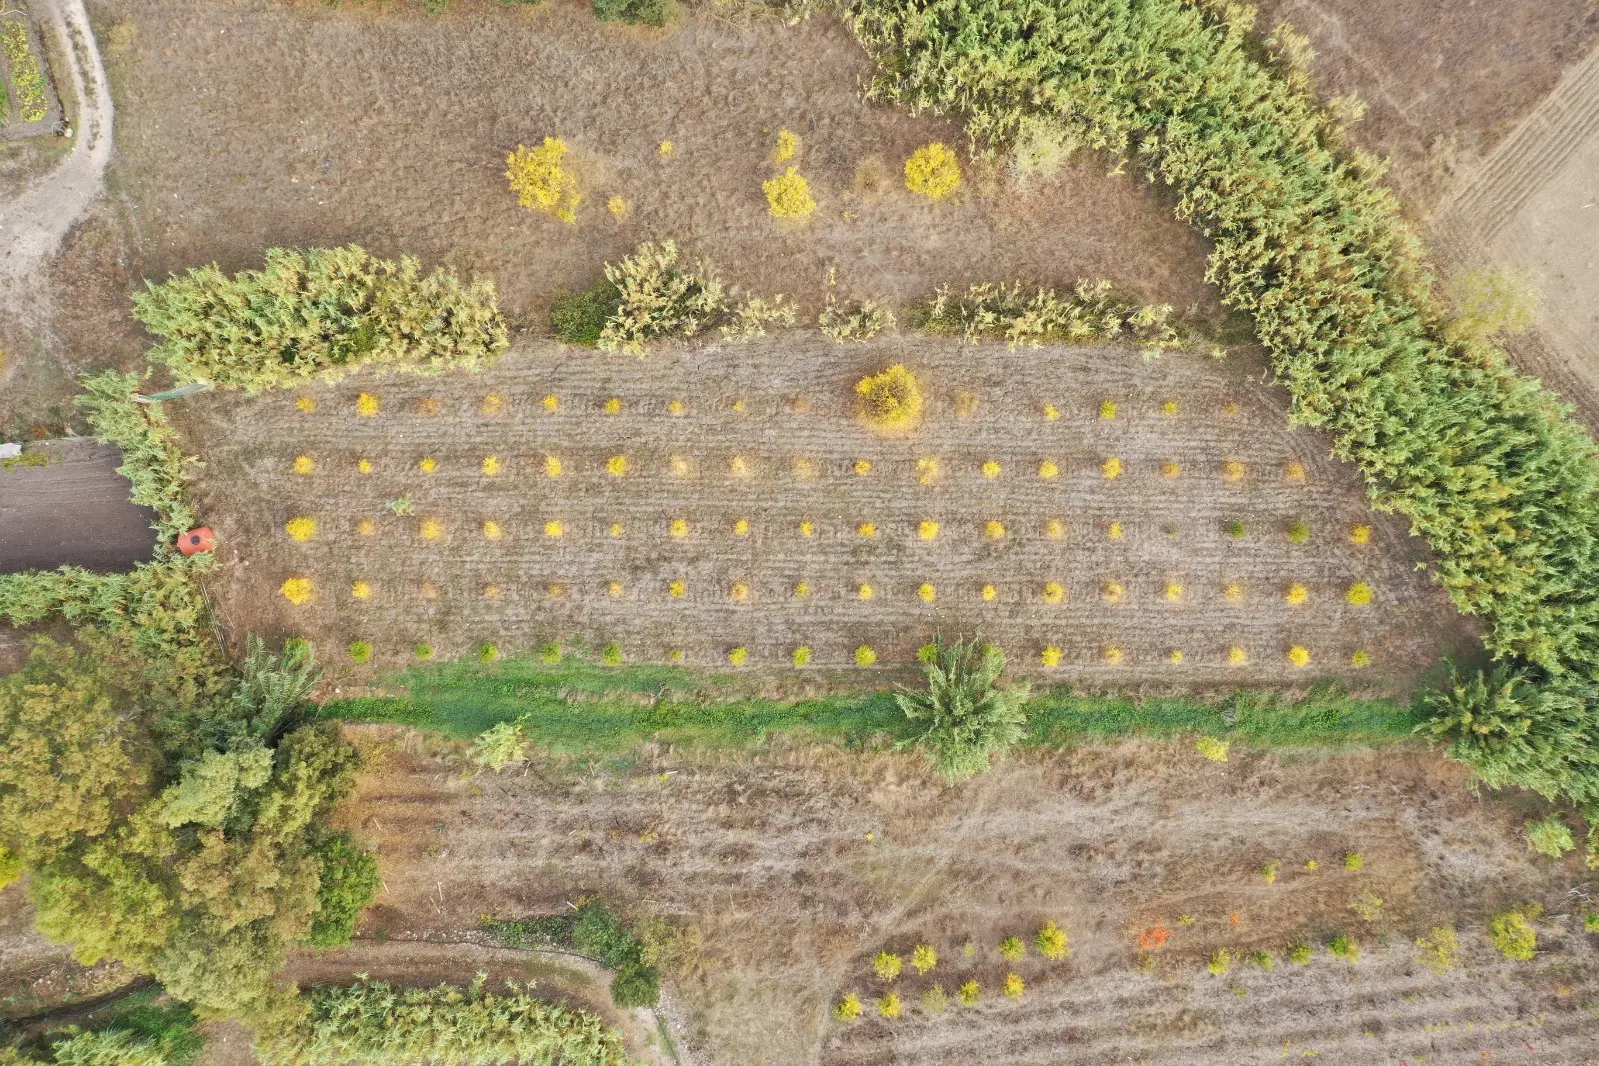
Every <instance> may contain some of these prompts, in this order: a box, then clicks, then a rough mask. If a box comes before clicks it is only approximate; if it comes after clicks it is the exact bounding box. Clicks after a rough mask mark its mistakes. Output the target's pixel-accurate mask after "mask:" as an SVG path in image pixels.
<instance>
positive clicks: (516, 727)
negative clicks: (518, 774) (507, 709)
mask: <svg viewBox="0 0 1599 1066" xmlns="http://www.w3.org/2000/svg"><path fill="white" fill-rule="evenodd" d="M525 725H526V721H525V719H522V718H518V719H516V720H515V721H512V722H498V723H496V724H494V725H492V726H490V727H489V728H487V729H485V730H484V731H483V732H481V733H479V734H478V735H477V738H476V739H475V740H473V741H472V748H471V751H470V752H469V753H468V754H469V757H470V758H471V760H472V761H473V762H474V763H476V764H477V765H479V766H485V767H488V768H489V769H490V770H493V771H495V772H496V773H498V772H499V771H501V770H503V769H505V768H506V767H507V766H512V765H515V764H516V763H520V762H524V761H526V759H527V748H528V743H529V742H528V736H527V732H526V729H525Z"/></svg>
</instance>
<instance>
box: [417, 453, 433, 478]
mask: <svg viewBox="0 0 1599 1066" xmlns="http://www.w3.org/2000/svg"><path fill="white" fill-rule="evenodd" d="M416 468H417V469H418V470H420V471H422V473H424V474H431V473H433V472H434V471H435V470H437V469H438V468H439V461H438V460H437V459H435V458H433V457H432V456H431V455H427V456H423V457H422V459H420V460H419V461H418V462H417V464H416Z"/></svg>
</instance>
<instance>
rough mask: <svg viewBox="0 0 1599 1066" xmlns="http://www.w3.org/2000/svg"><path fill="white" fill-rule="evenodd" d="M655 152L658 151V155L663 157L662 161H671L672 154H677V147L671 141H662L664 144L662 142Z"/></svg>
mask: <svg viewBox="0 0 1599 1066" xmlns="http://www.w3.org/2000/svg"><path fill="white" fill-rule="evenodd" d="M655 151H656V153H657V154H658V155H660V157H661V158H662V159H670V158H671V157H672V153H673V152H675V151H677V146H676V145H674V144H673V143H672V142H671V141H669V140H667V141H662V142H661V143H660V146H659V147H657V148H656V149H655Z"/></svg>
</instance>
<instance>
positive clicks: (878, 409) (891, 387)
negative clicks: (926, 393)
mask: <svg viewBox="0 0 1599 1066" xmlns="http://www.w3.org/2000/svg"><path fill="white" fill-rule="evenodd" d="M855 395H856V396H857V397H859V399H860V408H861V417H863V418H865V419H866V421H867V422H869V423H871V424H872V425H873V426H876V427H877V428H878V429H887V430H896V429H910V428H911V427H912V426H914V425H916V423H917V421H919V420H920V419H921V417H922V387H921V384H920V383H919V382H918V381H917V380H916V376H915V375H914V374H912V373H911V372H910V371H909V370H906V369H905V367H904V366H903V365H902V364H900V363H895V364H894V365H893V366H891V367H889V368H888V369H887V370H885V371H883V372H882V373H881V374H873V375H871V376H870V377H864V378H861V380H860V381H858V382H856V383H855Z"/></svg>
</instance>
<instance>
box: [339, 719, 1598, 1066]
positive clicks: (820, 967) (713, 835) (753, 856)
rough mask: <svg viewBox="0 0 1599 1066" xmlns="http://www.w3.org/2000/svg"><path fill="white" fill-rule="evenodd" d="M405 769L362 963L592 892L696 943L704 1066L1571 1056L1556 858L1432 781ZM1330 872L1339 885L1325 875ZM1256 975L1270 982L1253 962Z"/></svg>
mask: <svg viewBox="0 0 1599 1066" xmlns="http://www.w3.org/2000/svg"><path fill="white" fill-rule="evenodd" d="M360 732H361V734H362V735H364V736H365V737H367V738H368V739H369V741H375V740H376V739H378V738H380V737H390V738H396V737H401V736H403V734H402V733H400V731H398V730H394V729H392V728H391V727H362V728H361V730H360ZM400 743H401V745H402V746H403V748H404V749H405V751H404V753H400V752H394V753H393V754H391V755H390V756H389V757H388V758H387V759H386V760H385V762H384V765H383V766H382V768H381V769H379V770H378V771H377V772H375V773H373V774H371V775H369V776H368V777H367V778H365V779H364V781H363V784H362V786H361V790H360V792H359V794H358V795H357V797H356V798H355V800H354V801H353V802H352V804H351V805H350V807H349V808H348V809H347V812H346V814H347V817H348V819H349V821H350V824H351V825H352V827H353V828H355V830H356V831H357V832H358V833H359V834H360V835H361V836H362V837H363V838H365V839H367V840H368V841H370V842H372V843H375V844H376V845H377V846H378V849H379V854H380V856H381V862H382V871H383V879H384V885H385V891H384V893H383V894H382V895H381V896H380V897H379V900H378V906H377V908H376V909H375V910H374V911H373V912H371V914H370V915H369V917H368V918H367V919H366V921H365V924H364V926H363V928H364V930H365V933H364V935H367V936H372V935H377V934H379V933H380V932H381V933H382V934H383V935H387V936H389V937H391V938H394V939H403V938H416V937H423V936H427V935H433V936H440V935H443V934H446V933H449V932H452V931H460V930H464V929H468V928H470V927H472V926H474V925H475V924H476V922H477V920H478V918H479V916H480V915H483V914H493V915H508V916H520V915H523V914H528V913H534V912H541V911H550V910H555V909H558V908H560V907H562V906H564V904H565V901H566V900H568V899H571V898H574V897H575V896H576V895H577V894H579V893H581V892H585V891H599V892H601V893H603V894H605V896H606V897H607V898H608V899H610V900H612V901H613V902H615V903H617V904H618V905H621V906H623V907H624V908H625V909H627V910H629V911H630V912H632V913H640V912H649V913H656V914H663V915H667V916H671V917H672V918H673V919H674V920H675V921H676V922H678V923H679V924H681V925H684V926H686V927H688V928H690V929H691V930H693V935H691V936H690V937H689V941H690V942H693V940H694V939H695V936H697V937H698V939H699V943H700V947H699V948H698V950H697V951H691V952H689V953H688V961H687V962H686V963H685V964H684V965H683V966H682V967H680V968H679V969H678V970H677V971H675V972H674V973H673V974H672V976H671V980H670V982H669V986H670V991H671V992H672V994H673V995H674V996H675V997H677V999H678V1001H679V1002H680V1003H681V1004H682V1005H683V1007H684V1008H685V1010H686V1012H687V1014H688V1017H689V1019H690V1023H691V1025H690V1028H691V1030H692V1034H693V1035H692V1038H691V1040H690V1050H691V1052H692V1053H693V1061H694V1062H696V1063H701V1064H713V1063H729V1064H733V1063H737V1064H757V1063H772V1064H783V1066H791V1064H795V1063H804V1062H816V1061H818V1059H820V1061H821V1062H824V1063H828V1064H835V1063H837V1064H843V1063H849V1064H856V1063H892V1062H905V1063H965V1062H971V1061H989V1062H999V1061H1003V1062H1059V1061H1062V1060H1063V1059H1064V1060H1065V1061H1070V1062H1072V1063H1074V1064H1075V1063H1111V1062H1127V1061H1137V1062H1144V1061H1148V1062H1159V1063H1173V1064H1175V1063H1183V1064H1211V1063H1216V1064H1220V1063H1229V1064H1231V1063H1254V1062H1276V1061H1282V1059H1283V1058H1284V1057H1285V1056H1284V1052H1285V1051H1286V1052H1287V1053H1288V1054H1287V1056H1286V1057H1291V1058H1299V1057H1301V1056H1302V1055H1304V1054H1306V1053H1319V1054H1320V1055H1321V1057H1322V1061H1329V1062H1340V1063H1342V1062H1385V1063H1386V1062H1393V1063H1398V1062H1400V1061H1403V1060H1406V1059H1408V1060H1409V1061H1411V1062H1417V1061H1423V1059H1422V1058H1421V1057H1422V1056H1424V1057H1425V1058H1424V1061H1427V1062H1433V1063H1455V1062H1467V1061H1470V1062H1479V1061H1482V1060H1481V1059H1479V1058H1478V1056H1479V1055H1480V1054H1482V1053H1484V1052H1486V1053H1489V1054H1491V1055H1492V1056H1494V1058H1493V1059H1492V1061H1503V1062H1520V1061H1525V1062H1540V1063H1565V1062H1582V1061H1589V1060H1588V1058H1587V1056H1589V1055H1590V1054H1591V1051H1592V1047H1593V1044H1592V1041H1593V1039H1594V1035H1593V1034H1594V1023H1593V1022H1592V1017H1591V1010H1592V1004H1593V1001H1594V995H1595V990H1596V986H1595V983H1594V980H1593V976H1594V964H1593V959H1592V955H1591V951H1590V949H1589V947H1588V944H1587V942H1586V938H1585V937H1584V936H1583V934H1582V933H1581V931H1580V918H1579V917H1577V916H1575V915H1573V916H1570V917H1558V916H1556V912H1564V910H1565V909H1566V907H1565V903H1566V897H1565V895H1564V893H1565V890H1566V887H1567V885H1568V884H1570V883H1571V882H1573V881H1581V879H1582V873H1581V870H1580V868H1579V866H1578V863H1577V861H1576V860H1570V861H1569V862H1568V863H1563V864H1551V863H1549V862H1548V861H1547V860H1540V859H1536V858H1535V857H1533V856H1531V855H1529V854H1528V853H1527V852H1526V850H1525V848H1524V847H1523V846H1522V844H1521V842H1520V839H1519V833H1518V829H1519V825H1520V821H1521V819H1522V818H1524V817H1525V816H1526V814H1527V811H1526V810H1523V809H1517V808H1516V806H1515V805H1514V804H1506V803H1494V804H1483V803H1481V802H1479V801H1477V800H1474V799H1473V798H1472V797H1471V796H1470V795H1469V794H1468V793H1467V792H1466V790H1465V789H1464V787H1463V785H1464V774H1463V771H1461V769H1460V768H1459V767H1456V766H1452V765H1450V764H1446V763H1443V762H1441V761H1440V760H1438V759H1437V758H1436V757H1434V756H1430V755H1423V754H1419V753H1395V752H1389V753H1386V754H1380V755H1379V754H1361V755H1349V756H1338V757H1332V758H1327V759H1324V760H1310V761H1284V760H1282V759H1279V758H1277V757H1274V756H1263V757H1257V756H1252V755H1244V754H1240V753H1237V752H1236V751H1235V753H1234V757H1233V759H1232V761H1231V762H1229V763H1228V764H1225V765H1215V764H1211V763H1207V762H1205V761H1203V760H1202V759H1201V758H1200V757H1199V756H1198V755H1197V754H1195V753H1193V752H1192V751H1191V750H1188V749H1187V748H1185V747H1180V746H1177V745H1164V744H1140V743H1127V744H1122V745H1118V746H1116V747H1113V748H1112V747H1099V746H1090V747H1085V748H1081V749H1078V750H1076V751H1073V752H1068V753H1046V752H1039V751H1035V752H1029V753H1027V754H1024V755H1020V756H1016V757H1013V758H1011V759H1009V760H1007V761H1006V762H1005V763H1004V764H1003V765H1002V766H1001V767H1000V768H999V769H998V770H997V771H996V772H994V773H992V774H990V775H987V776H985V777H982V778H979V779H976V780H974V781H972V782H970V783H968V784H965V785H962V786H959V787H957V788H953V789H945V788H942V787H940V786H939V785H938V784H937V783H936V782H934V781H932V780H930V779H929V778H928V777H927V776H926V774H925V772H924V771H923V770H922V769H921V766H920V763H919V761H918V760H915V759H914V758H912V757H909V756H893V755H866V756H862V755H859V754H849V753H846V752H843V751H840V750H838V749H831V748H810V747H786V746H784V745H782V744H778V745H776V746H775V747H773V748H770V749H768V750H766V751H765V752H763V753H761V754H759V755H753V756H742V755H722V756H710V755H703V754H702V755H698V756H696V755H694V754H692V753H686V752H675V753H674V752H670V751H661V750H651V751H646V752H645V753H644V754H643V756H642V757H641V758H640V760H639V761H638V762H637V763H636V764H632V765H625V766H623V767H619V768H612V769H608V770H606V769H595V770H591V771H586V772H585V771H578V770H576V769H574V768H572V767H570V766H566V767H563V766H560V765H556V764H548V763H545V764H535V765H534V766H533V767H532V772H529V773H508V774H505V775H481V776H477V777H470V776H463V775H462V774H461V773H460V767H461V762H460V757H459V756H458V755H451V754H444V755H442V756H441V755H439V754H438V753H437V752H436V751H432V750H430V749H431V743H430V742H429V741H427V740H426V739H425V738H422V737H419V736H415V735H411V736H410V737H409V739H404V740H402V741H400ZM1351 851H1355V852H1360V853H1361V854H1362V855H1363V857H1364V867H1363V869H1362V870H1360V871H1359V872H1350V871H1346V870H1345V869H1343V866H1342V862H1341V857H1342V856H1343V855H1344V854H1345V853H1347V852H1351ZM1312 860H1314V861H1315V862H1316V863H1317V864H1318V867H1319V868H1318V869H1315V870H1307V869H1306V864H1307V863H1308V862H1310V861H1312ZM1268 862H1277V863H1279V864H1280V873H1279V875H1278V877H1277V880H1276V882H1275V883H1274V884H1266V883H1265V881H1264V879H1263V878H1262V876H1261V869H1262V867H1263V866H1264V865H1265V864H1266V863H1268ZM1363 891H1370V892H1371V893H1372V894H1374V895H1375V896H1377V897H1379V898H1381V899H1382V900H1383V904H1382V907H1381V911H1380V914H1379V915H1378V916H1377V917H1376V920H1375V921H1372V922H1366V921H1364V920H1362V919H1361V918H1358V917H1357V916H1356V915H1355V914H1354V913H1353V912H1352V911H1351V910H1350V904H1351V903H1352V902H1353V901H1354V900H1355V899H1356V898H1357V897H1358V896H1359V895H1360V894H1361V893H1362V892H1363ZM1528 900H1540V901H1544V902H1545V903H1546V904H1547V905H1548V906H1549V908H1550V911H1551V916H1550V917H1548V918H1546V919H1544V920H1542V921H1541V922H1540V947H1541V948H1542V949H1545V954H1543V955H1540V956H1539V958H1538V960H1537V961H1535V962H1533V963H1529V964H1510V963H1507V962H1505V961H1504V960H1502V959H1499V958H1498V957H1497V956H1496V955H1495V954H1494V952H1493V950H1492V948H1491V947H1490V946H1489V945H1488V944H1487V942H1486V939H1485V937H1484V935H1483V932H1482V930H1483V921H1484V919H1485V916H1486V915H1488V914H1491V913H1494V912H1495V911H1496V910H1498V909H1503V908H1504V907H1507V906H1512V905H1517V904H1520V903H1523V902H1526V901H1528ZM1184 916H1187V917H1189V918H1191V919H1192V921H1191V922H1189V923H1185V922H1183V921H1182V918H1183V917H1184ZM1051 919H1052V920H1055V921H1057V922H1059V923H1060V924H1061V925H1062V926H1063V927H1064V928H1065V930H1066V932H1067V933H1068V935H1069V937H1070V943H1071V950H1072V954H1071V956H1070V958H1069V959H1067V960H1065V961H1063V962H1060V963H1049V962H1046V961H1045V960H1043V959H1042V958H1041V957H1040V956H1039V955H1038V954H1037V952H1036V951H1035V950H1034V949H1033V948H1032V945H1031V939H1032V934H1033V933H1034V932H1035V931H1036V930H1037V928H1038V927H1039V926H1040V925H1042V924H1043V923H1044V922H1045V921H1046V920H1051ZM1445 920H1450V921H1454V922H1455V923H1456V925H1457V926H1458V928H1459V929H1460V933H1461V968H1459V969H1457V970H1454V971H1451V972H1448V973H1445V974H1436V975H1435V974H1433V973H1432V972H1431V971H1430V970H1428V969H1426V968H1425V967H1424V966H1423V965H1422V964H1421V962H1420V961H1419V960H1418V957H1417V954H1416V952H1415V951H1414V949H1413V948H1412V947H1411V946H1410V938H1412V937H1414V936H1417V935H1422V934H1425V933H1426V932H1427V930H1428V929H1429V928H1431V926H1432V925H1434V924H1436V923H1438V922H1440V921H1445ZM1155 925H1163V926H1164V927H1166V928H1167V929H1168V930H1169V933H1170V936H1169V939H1168V940H1167V943H1166V945H1165V947H1164V948H1163V949H1162V950H1160V951H1158V952H1156V953H1154V954H1153V956H1152V961H1151V963H1150V964H1149V966H1148V968H1147V970H1146V971H1145V972H1139V971H1138V970H1136V969H1135V967H1136V965H1137V962H1138V955H1139V952H1138V945H1137V933H1138V932H1139V931H1140V930H1143V929H1149V928H1152V927H1153V926H1155ZM1338 932H1342V933H1345V934H1347V935H1349V936H1351V937H1353V938H1354V939H1355V940H1357V941H1358V942H1359V943H1360V945H1361V948H1362V957H1361V959H1360V961H1358V962H1356V963H1353V964H1351V963H1346V962H1342V961H1340V960H1337V959H1335V958H1333V957H1332V956H1331V955H1330V954H1328V952H1327V951H1326V950H1325V949H1324V948H1321V947H1319V946H1318V949H1317V952H1316V955H1315V958H1314V960H1313V961H1312V962H1311V963H1310V964H1309V965H1308V966H1303V967H1302V966H1298V965H1294V964H1292V963H1290V962H1289V961H1288V960H1287V959H1286V958H1285V957H1284V951H1285V949H1286V948H1287V946H1288V945H1289V944H1290V943H1291V942H1293V941H1296V940H1305V941H1308V942H1310V943H1313V944H1316V945H1320V944H1322V943H1324V942H1325V941H1326V939H1327V938H1329V937H1331V936H1333V935H1335V934H1336V933H1338ZM1008 935H1018V936H1021V937H1022V938H1023V939H1024V940H1026V941H1027V942H1028V954H1027V956H1026V957H1025V958H1024V959H1022V960H1021V961H1020V962H1019V963H1016V964H1007V963H1005V962H1003V961H1002V960H1001V959H1000V957H999V954H998V952H997V950H996V946H997V944H998V943H999V941H1000V939H1001V938H1003V937H1005V936H1008ZM968 941H969V942H971V943H972V944H973V945H974V946H975V948H976V950H975V952H974V954H973V955H972V956H970V957H968V956H966V955H965V954H964V953H963V951H962V947H963V945H964V944H966V943H967V942H968ZM919 943H929V944H932V945H934V946H935V947H936V948H937V950H938V954H939V956H940V960H941V961H940V962H939V963H938V966H937V968H936V969H934V970H933V971H932V972H931V973H928V974H926V975H924V976H915V975H914V973H913V971H912V969H911V968H910V967H909V965H907V966H906V968H905V973H904V975H903V976H902V977H901V978H900V979H899V980H898V981H897V982H895V985H894V987H895V988H896V989H897V990H898V991H899V993H900V994H901V996H902V998H903V1000H904V1003H905V1017H903V1018H901V1019H900V1020H898V1021H894V1022H885V1021H881V1020H877V1019H876V1017H875V1010H874V1007H873V1001H874V999H875V997H876V996H877V995H879V994H881V992H882V991H883V986H882V985H881V983H880V982H878V981H876V980H875V979H874V978H873V977H872V965H871V957H872V955H873V954H875V953H876V952H877V951H879V950H882V949H885V948H886V949H888V950H892V951H896V952H899V953H900V954H901V955H902V956H903V957H905V958H906V959H909V957H910V952H911V948H912V947H913V946H914V945H916V944H919ZM1222 948H1226V949H1229V950H1230V951H1231V952H1232V953H1233V958H1234V963H1233V968H1232V970H1231V972H1230V973H1229V974H1228V975H1227V976H1226V977H1213V976H1211V975H1210V974H1208V973H1206V972H1205V961H1206V959H1207V958H1208V957H1209V956H1210V955H1211V954H1212V953H1214V952H1216V951H1217V950H1219V949H1222ZM1256 951H1268V952H1271V953H1272V954H1273V956H1274V958H1275V964H1276V969H1275V970H1274V971H1272V972H1266V971H1264V970H1261V969H1259V968H1258V967H1256V966H1254V965H1252V964H1250V963H1248V962H1246V961H1245V959H1246V957H1247V956H1248V955H1249V954H1250V953H1253V952H1256ZM1007 972H1016V973H1018V974H1019V975H1021V976H1022V977H1023V979H1024V981H1025V983H1026V986H1027V990H1026V992H1025V994H1024V995H1023V998H1022V1000H1021V1001H1020V1002H1016V1003H1013V1002H1010V1001H1008V1000H1005V999H1003V998H1001V997H1000V996H999V994H998V992H999V985H1000V982H1001V981H1002V980H1003V978H1004V975H1005V974H1006V973H1007ZM969 978H970V979H976V980H978V981H979V982H980V983H981V985H982V986H983V998H982V1001H981V1003H980V1005H979V1006H977V1007H975V1008H963V1007H961V1006H959V1005H958V1003H957V1002H953V1001H954V1000H955V996H954V993H955V988H956V986H957V984H959V983H962V982H964V981H966V980H967V979H969ZM935 981H936V982H942V984H943V985H944V988H945V990H946V992H947V993H949V995H950V998H951V1000H952V1003H951V1006H950V1008H949V1012H948V1013H947V1014H946V1015H945V1016H943V1017H941V1018H930V1017H928V1016H926V1015H924V1014H923V1013H922V1011H921V1009H920V1008H919V1007H918V1005H917V1004H918V1002H919V1000H920V995H921V993H922V991H923V990H925V989H926V988H927V987H929V986H930V985H932V984H933V983H934V982H935ZM846 992H855V993H857V994H859V995H860V996H861V997H862V998H863V999H864V1000H865V1001H866V1003H867V1017H866V1018H865V1019H863V1020H862V1021H860V1022H857V1023H854V1024H853V1025H849V1026H844V1025H842V1024H840V1023H838V1022H835V1021H833V1020H832V1019H831V1017H830V1015H829V1011H830V1008H831V1006H832V1004H833V1003H835V1002H836V1001H837V1000H838V999H839V998H840V997H841V996H842V995H844V994H845V993H846ZM1529 1045H1531V1046H1533V1047H1535V1048H1536V1051H1537V1053H1536V1054H1535V1055H1526V1054H1525V1052H1526V1049H1527V1048H1528V1046H1529ZM1518 1053H1520V1054H1522V1055H1524V1057H1521V1058H1518V1057H1516V1055H1517V1054H1518Z"/></svg>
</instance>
